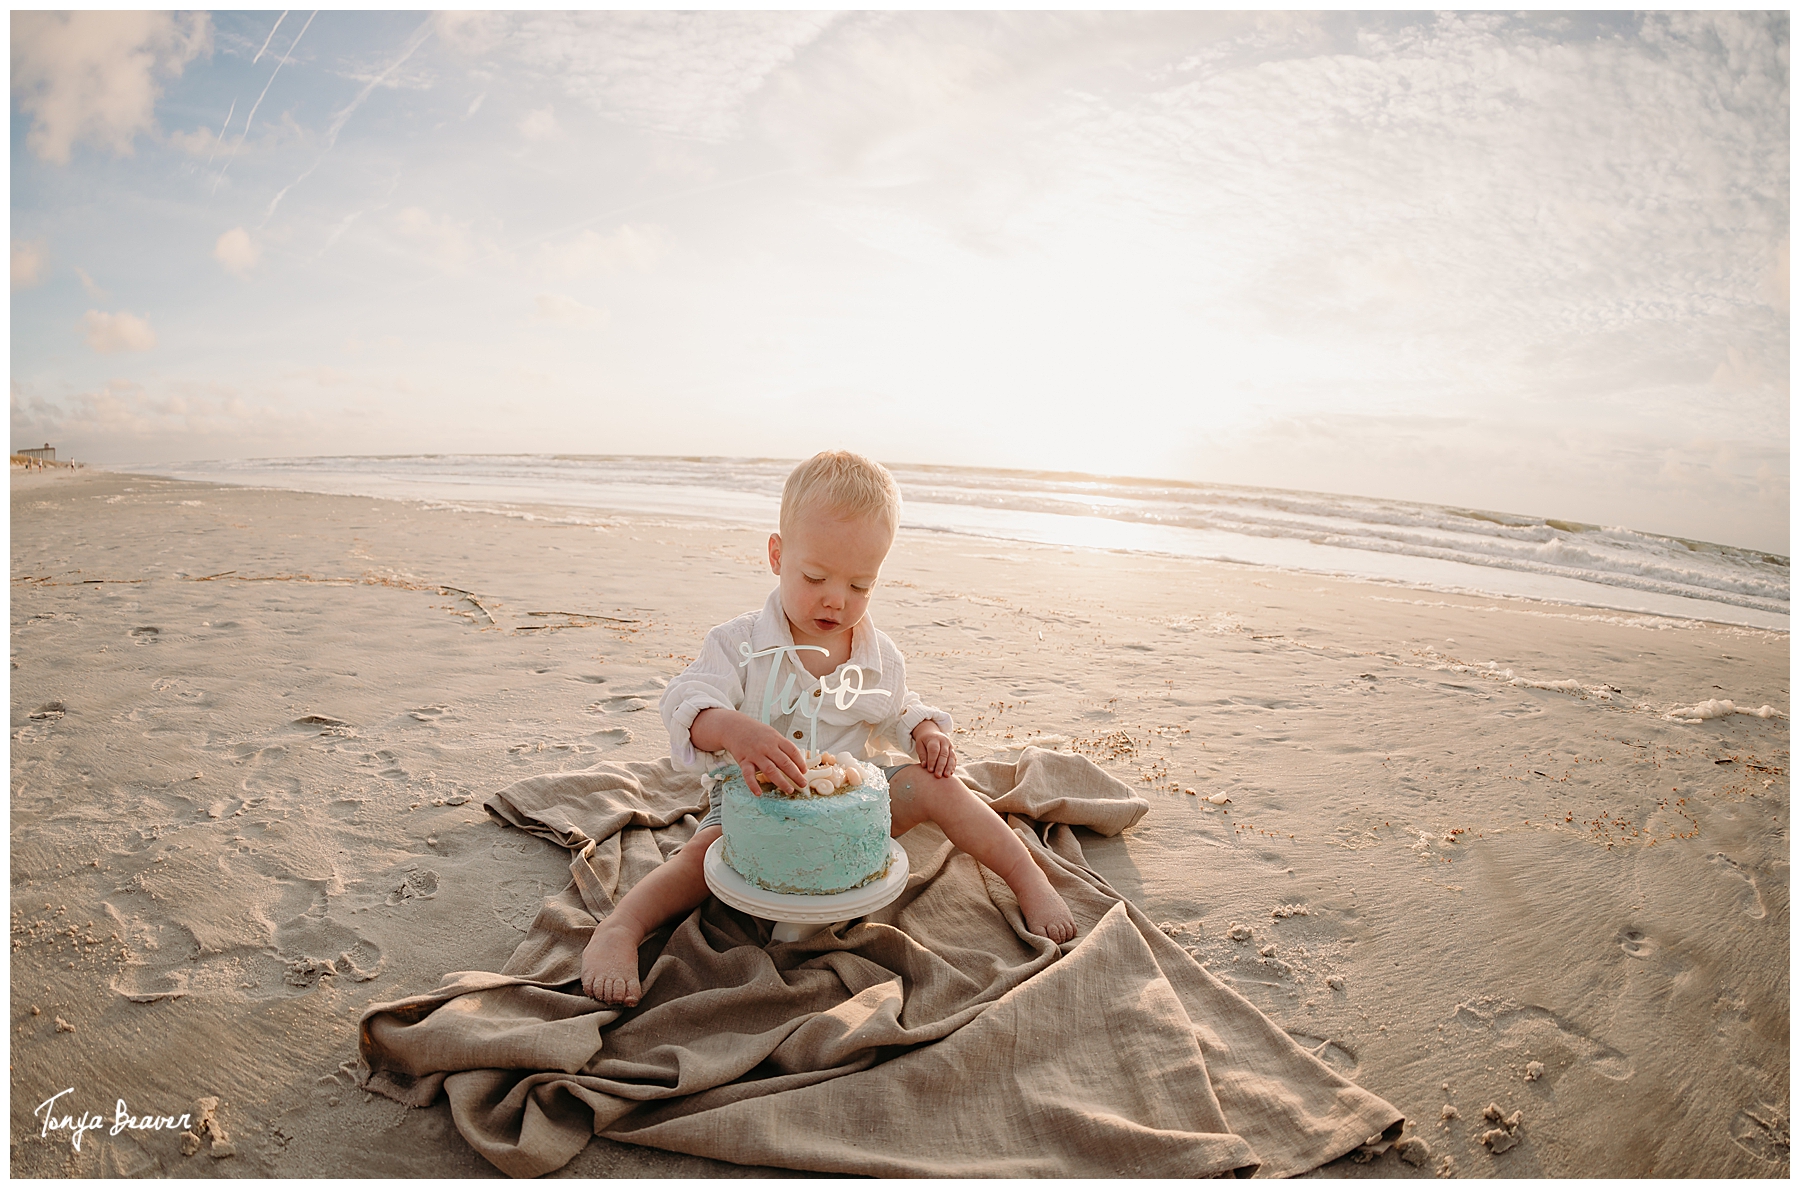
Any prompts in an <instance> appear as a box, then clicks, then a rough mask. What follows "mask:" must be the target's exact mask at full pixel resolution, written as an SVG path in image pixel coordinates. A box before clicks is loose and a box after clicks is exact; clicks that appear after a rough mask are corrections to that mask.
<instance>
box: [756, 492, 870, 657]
mask: <svg viewBox="0 0 1800 1189" xmlns="http://www.w3.org/2000/svg"><path fill="white" fill-rule="evenodd" d="M893 543H894V534H893V533H892V531H890V530H889V529H888V527H887V525H886V524H884V523H882V521H880V520H879V519H876V518H874V517H852V518H848V519H846V518H844V517H842V516H838V515H836V514H834V513H833V512H832V511H831V509H829V508H821V509H816V510H812V511H809V512H806V513H804V514H802V515H801V516H799V517H797V518H796V519H795V520H794V522H793V523H792V524H791V525H790V526H789V530H788V535H787V537H786V539H785V540H784V539H783V538H782V536H781V534H780V533H773V534H771V535H770V537H769V568H770V569H771V570H773V571H775V574H776V576H777V577H779V578H780V579H781V609H782V610H783V611H785V612H787V618H788V626H789V628H790V629H792V631H793V634H794V643H796V644H817V645H821V646H823V647H825V648H829V649H830V650H831V655H832V657H833V658H834V659H838V660H841V659H842V657H843V656H844V655H845V653H846V652H847V651H848V647H849V643H850V631H851V629H852V628H854V627H855V626H856V624H857V622H858V621H859V620H861V619H862V617H863V612H865V611H867V610H868V609H869V597H870V595H871V594H873V593H874V589H875V579H876V577H877V575H879V574H880V572H881V562H882V559H883V558H885V557H887V551H888V548H889V546H891V545H892V544H893Z"/></svg>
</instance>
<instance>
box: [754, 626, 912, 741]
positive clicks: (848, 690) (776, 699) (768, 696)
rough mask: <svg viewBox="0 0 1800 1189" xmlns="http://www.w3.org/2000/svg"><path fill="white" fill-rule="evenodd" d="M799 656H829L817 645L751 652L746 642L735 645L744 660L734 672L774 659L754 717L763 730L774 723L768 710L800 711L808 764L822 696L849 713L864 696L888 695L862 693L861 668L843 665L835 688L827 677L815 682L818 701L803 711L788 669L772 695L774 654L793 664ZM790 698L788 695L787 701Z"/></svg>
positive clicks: (870, 691) (777, 669)
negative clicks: (757, 661)
mask: <svg viewBox="0 0 1800 1189" xmlns="http://www.w3.org/2000/svg"><path fill="white" fill-rule="evenodd" d="M801 652H823V653H824V654H825V655H827V656H830V655H831V650H830V649H829V648H821V647H819V646H818V645H817V644H781V645H777V646H776V647H774V648H765V649H763V650H762V651H761V652H752V651H751V650H750V642H749V641H748V640H746V641H744V642H743V643H741V644H739V645H738V653H739V655H741V656H742V657H743V658H744V659H743V660H741V661H739V662H738V668H740V669H744V670H746V674H747V673H748V669H749V666H750V662H751V661H753V660H755V659H756V658H757V657H761V656H773V657H775V658H776V659H775V660H774V661H773V662H771V663H770V665H769V679H768V681H766V682H765V683H764V684H763V698H762V711H761V712H760V713H759V714H758V715H757V719H758V721H760V722H761V723H762V724H763V725H764V726H773V725H774V723H773V722H771V721H770V717H769V712H770V711H771V710H773V711H776V712H778V713H781V714H792V713H793V712H794V711H796V710H800V713H801V714H803V715H805V716H806V718H807V720H808V722H809V723H810V726H809V729H808V731H807V736H806V760H807V763H809V764H810V763H811V762H812V757H813V754H814V752H816V751H817V750H818V749H817V748H816V747H815V746H814V745H815V744H816V743H817V742H818V740H819V710H820V708H821V707H822V706H823V705H824V702H825V695H826V694H831V695H832V701H834V702H836V703H837V708H838V709H839V710H848V709H850V707H852V706H854V705H856V700H857V699H858V698H860V697H862V696H863V695H864V694H870V695H873V696H874V697H877V698H885V697H888V696H890V695H889V694H888V691H887V690H885V689H865V688H864V687H863V667H862V666H861V665H843V666H841V667H840V671H841V672H842V673H843V676H842V677H840V678H839V679H838V683H837V684H836V685H835V686H834V685H831V684H830V678H829V677H821V678H819V697H818V700H817V701H815V702H813V703H812V707H811V709H810V710H803V709H801V703H802V702H805V701H807V700H808V699H806V698H803V697H801V696H800V695H799V694H796V693H794V674H793V671H792V670H791V669H790V670H789V671H788V675H787V681H786V682H784V683H783V684H782V686H781V692H780V693H779V694H777V693H776V692H775V678H776V677H777V676H779V675H780V673H781V667H782V666H781V657H780V655H777V654H790V655H793V656H794V659H795V661H796V662H798V660H799V659H800V658H799V654H800V653H801ZM852 675H854V676H855V677H856V684H854V685H852V684H851V683H850V678H851V676H852ZM790 695H792V697H791V700H790Z"/></svg>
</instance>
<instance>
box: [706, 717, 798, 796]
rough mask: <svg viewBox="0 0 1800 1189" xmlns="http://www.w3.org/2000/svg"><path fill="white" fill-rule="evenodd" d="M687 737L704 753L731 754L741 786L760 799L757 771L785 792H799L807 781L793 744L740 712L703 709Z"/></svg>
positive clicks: (760, 792) (760, 791) (760, 787)
mask: <svg viewBox="0 0 1800 1189" xmlns="http://www.w3.org/2000/svg"><path fill="white" fill-rule="evenodd" d="M688 738H689V739H690V740H692V741H693V744H694V746H695V747H698V748H700V749H701V750H703V751H719V750H721V749H723V750H725V751H728V752H730V753H731V758H732V759H734V760H736V761H737V765H738V769H739V770H740V771H742V772H743V774H744V783H745V784H747V785H749V786H750V791H751V792H752V793H754V794H756V795H757V796H759V797H760V796H762V786H760V785H758V784H757V783H756V774H757V773H758V772H760V773H762V774H763V775H764V776H765V777H767V778H768V780H769V783H771V784H773V785H774V786H775V787H777V788H779V789H781V790H782V791H784V792H789V793H795V792H799V791H800V786H801V785H802V784H804V783H805V782H806V759H805V757H804V756H802V755H801V754H800V749H799V748H798V747H796V746H794V743H793V741H792V740H790V739H788V738H786V737H785V736H784V735H782V733H781V732H780V731H777V730H776V729H775V728H774V727H771V726H769V725H768V724H767V723H760V722H757V721H756V720H755V719H754V718H751V717H750V716H749V715H748V714H744V713H742V712H741V711H737V710H726V709H724V708H723V707H720V706H715V707H712V708H711V709H709V710H702V711H701V712H700V713H699V714H697V715H695V716H694V724H693V726H691V727H689V728H688Z"/></svg>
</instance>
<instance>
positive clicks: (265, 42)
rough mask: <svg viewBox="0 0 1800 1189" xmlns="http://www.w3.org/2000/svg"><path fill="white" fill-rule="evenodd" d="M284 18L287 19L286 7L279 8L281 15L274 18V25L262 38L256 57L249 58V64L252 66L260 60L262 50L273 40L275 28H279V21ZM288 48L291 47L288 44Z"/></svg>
mask: <svg viewBox="0 0 1800 1189" xmlns="http://www.w3.org/2000/svg"><path fill="white" fill-rule="evenodd" d="M285 20H287V9H285V8H284V9H282V10H281V15H280V16H278V17H276V18H275V25H274V28H271V29H270V30H269V35H268V36H267V37H265V38H263V47H262V49H260V50H257V51H256V57H254V58H252V59H250V65H252V66H254V65H256V64H257V63H258V62H260V61H262V56H263V50H266V49H268V48H269V43H270V42H271V41H273V40H275V30H276V29H279V28H281V22H283V21H285ZM289 48H290V49H291V48H292V47H291V46H290V47H289Z"/></svg>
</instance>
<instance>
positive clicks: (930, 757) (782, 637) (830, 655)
mask: <svg viewBox="0 0 1800 1189" xmlns="http://www.w3.org/2000/svg"><path fill="white" fill-rule="evenodd" d="M899 523H900V491H899V488H898V487H896V486H895V484H894V479H893V476H891V475H889V474H888V472H887V470H886V468H884V467H882V466H881V465H880V464H879V463H875V462H872V461H870V460H869V459H866V458H863V457H862V456H860V455H856V454H851V453H848V452H847V451H828V452H826V453H823V454H818V455H815V456H813V457H812V458H811V459H808V460H807V461H806V462H803V463H801V464H800V466H798V467H796V468H795V470H794V472H793V474H791V475H789V476H788V480H787V485H786V487H785V488H784V489H783V490H782V495H781V523H780V527H781V531H780V532H778V533H774V534H772V535H771V536H770V537H769V568H770V569H771V570H773V571H774V573H775V576H776V578H777V579H778V580H779V585H778V586H777V587H776V589H775V591H774V592H773V593H772V594H770V596H769V601H768V602H767V603H766V604H764V606H763V609H762V610H761V611H758V612H752V613H750V614H747V615H740V616H739V617H738V618H736V619H734V620H732V621H730V622H729V623H723V624H720V625H719V626H718V627H716V628H714V629H713V630H712V631H710V632H708V633H707V636H706V642H705V644H704V645H703V646H702V647H701V650H700V656H699V658H698V659H696V660H695V661H694V663H693V664H691V665H689V666H688V667H687V669H686V670H685V671H684V672H683V673H682V674H681V676H680V677H678V678H676V679H675V681H673V682H672V683H671V684H670V685H669V688H668V689H667V690H666V691H664V693H663V698H662V715H663V722H664V723H665V724H666V725H667V726H668V728H669V742H670V746H671V750H672V751H673V754H674V757H675V761H676V763H677V764H678V765H680V766H684V767H701V768H704V767H710V766H711V763H709V762H708V761H707V759H706V758H703V757H702V756H700V755H698V754H697V753H704V752H716V751H724V752H729V753H730V755H731V757H732V759H734V760H736V761H737V763H738V767H739V768H740V769H742V771H743V773H744V779H745V781H746V782H747V783H749V784H750V787H751V788H752V789H755V788H757V787H758V786H757V784H756V777H757V774H758V773H761V774H762V776H763V778H764V779H765V780H766V781H767V782H768V783H771V784H774V785H776V786H777V787H779V788H781V789H782V790H783V791H786V792H793V791H795V790H796V789H798V788H799V786H800V784H801V783H802V781H803V780H804V774H805V771H806V763H805V758H804V757H803V755H802V753H801V750H800V747H799V746H798V744H797V741H798V740H801V739H803V738H806V737H807V729H808V728H809V726H810V725H811V724H810V719H811V715H812V714H814V713H816V714H817V718H818V724H817V731H818V735H817V745H816V746H817V749H818V750H819V751H831V752H839V751H845V752H849V753H850V754H851V755H853V756H855V757H857V758H858V759H866V758H867V757H868V752H869V745H870V742H871V740H876V739H883V738H886V739H891V740H894V741H900V740H910V741H911V743H912V748H913V752H914V754H915V755H917V756H918V758H919V762H918V763H916V764H908V765H906V766H905V767H904V768H901V769H900V770H898V771H896V772H894V773H893V774H892V775H891V776H890V778H889V780H888V794H889V814H890V817H891V819H892V822H893V836H894V837H896V838H898V837H899V836H900V835H902V834H904V833H906V831H908V830H910V829H912V828H913V827H914V826H916V825H918V824H919V823H920V822H924V821H931V822H936V823H937V824H938V826H939V828H941V829H942V830H943V831H944V834H945V836H946V837H947V838H949V839H950V841H951V842H952V843H954V844H956V846H958V847H959V848H961V849H962V850H963V851H964V852H966V853H967V854H970V855H972V856H974V858H975V860H976V861H977V862H979V863H980V864H981V865H982V866H984V867H986V868H987V869H988V870H990V871H992V872H994V873H995V874H996V875H998V876H1000V878H1002V879H1004V880H1005V881H1006V883H1007V886H1008V887H1010V888H1011V889H1012V890H1013V894H1014V895H1015V896H1017V897H1018V898H1019V907H1020V909H1021V910H1022V911H1023V913H1024V916H1025V924H1026V927H1027V928H1028V929H1030V930H1031V931H1032V932H1033V933H1036V934H1038V935H1040V936H1043V937H1047V938H1049V939H1050V940H1052V941H1056V942H1063V941H1068V940H1069V939H1070V938H1072V937H1074V936H1075V920H1074V918H1073V917H1072V916H1071V915H1070V914H1069V906H1068V905H1067V904H1065V903H1064V902H1063V898H1062V897H1061V896H1059V895H1058V894H1057V892H1056V889H1055V888H1053V887H1051V886H1050V881H1049V880H1048V879H1047V878H1046V877H1045V876H1044V873H1043V872H1042V871H1040V870H1039V869H1038V866H1037V864H1036V863H1035V862H1033V860H1032V858H1031V853H1030V852H1029V851H1028V850H1026V848H1025V844H1024V843H1023V842H1021V841H1019V838H1018V836H1017V835H1016V834H1014V833H1013V832H1012V831H1011V830H1010V829H1009V828H1007V825H1006V822H1005V821H1004V820H1003V819H1002V818H1001V817H1000V815H999V814H997V813H995V812H994V811H993V810H992V809H990V808H989V807H988V805H987V803H986V802H985V801H983V800H982V799H981V798H979V797H977V796H976V795H975V794H974V793H972V792H970V791H969V789H968V788H967V787H966V786H965V785H964V784H963V783H962V782H961V781H960V780H958V779H957V778H956V777H955V775H954V773H955V771H956V751H955V748H954V747H952V746H951V743H950V735H949V728H950V716H949V715H947V714H945V713H943V712H942V711H940V710H934V709H932V708H931V707H929V706H927V705H925V703H924V702H923V701H922V700H921V699H920V698H919V696H918V695H917V694H915V693H913V692H912V691H910V690H908V689H907V688H906V676H905V665H904V662H903V661H902V658H901V656H900V651H899V649H897V648H895V647H894V644H893V641H891V640H889V639H888V638H887V636H886V635H885V634H884V633H882V632H881V631H879V630H877V629H876V627H875V625H874V624H872V623H870V622H869V620H868V618H867V611H868V607H869V600H870V597H871V596H872V594H873V593H874V588H875V580H876V577H877V576H878V574H879V573H880V570H881V563H882V561H883V559H885V558H886V557H887V553H888V549H889V548H890V547H891V546H892V545H893V543H894V532H895V530H896V529H897V528H898V527H899ZM745 642H748V643H749V644H750V651H752V652H758V651H761V650H763V649H765V648H773V647H777V646H784V645H786V646H791V645H796V644H806V645H815V646H817V647H819V648H822V649H824V650H825V651H824V652H814V651H811V650H810V649H809V650H806V651H800V652H778V653H775V654H773V655H772V656H769V657H763V658H760V659H757V660H753V661H752V662H751V664H750V665H749V667H748V669H745V668H740V667H739V661H740V660H741V659H742V653H741V650H740V648H739V645H740V644H742V643H745ZM772 664H773V665H782V666H786V667H788V669H789V671H790V672H792V671H793V667H794V666H796V665H798V666H800V667H801V668H802V669H803V670H804V672H798V673H796V677H797V685H796V688H797V689H799V690H800V692H801V696H802V698H803V699H810V700H816V701H817V702H819V703H820V705H819V706H818V708H817V710H816V712H815V711H814V710H813V709H812V707H811V706H809V705H807V703H806V702H805V701H803V702H802V703H801V704H800V706H797V707H796V708H795V710H794V711H793V713H791V714H789V715H787V716H785V717H775V718H773V720H772V722H771V723H769V724H764V723H762V722H760V721H759V720H758V719H756V718H754V717H752V716H751V715H749V714H746V713H744V712H743V710H742V709H741V708H742V707H743V705H744V704H745V701H746V697H747V695H746V693H745V691H746V690H747V689H748V690H752V691H760V690H762V689H764V688H765V680H766V678H767V676H768V666H769V665H772ZM846 664H857V665H860V666H861V667H862V669H863V677H864V684H865V688H866V689H867V691H868V692H867V693H865V694H864V695H863V696H862V697H860V698H857V699H856V700H855V701H854V702H853V703H852V704H851V706H850V707H849V708H848V709H846V710H839V709H838V708H837V706H836V704H835V703H836V700H835V699H834V698H829V697H824V696H822V695H821V694H820V692H819V679H820V678H827V679H830V680H829V684H830V685H832V686H833V687H836V686H838V685H840V684H841V683H842V682H843V681H844V676H843V675H842V674H839V673H838V670H839V669H840V668H842V667H843V666H844V665H846ZM780 677H781V674H777V675H776V678H777V679H778V680H779V679H780ZM877 691H882V692H884V693H885V694H886V696H877ZM750 696H752V697H753V696H754V695H750ZM801 707H805V713H804V714H803V713H802V709H801ZM720 833H721V825H720V821H719V810H718V806H717V804H716V803H715V805H714V806H713V808H712V810H711V811H710V812H708V814H707V815H706V817H705V819H703V820H702V821H701V823H700V829H699V830H698V831H696V832H695V834H694V837H693V839H692V840H691V841H690V842H689V843H688V844H687V845H686V846H685V847H683V848H682V849H681V850H680V851H679V852H677V853H676V854H675V855H673V856H672V857H671V858H670V859H669V860H668V862H666V863H664V864H663V865H662V866H661V867H659V868H657V869H656V870H655V871H653V872H651V873H650V874H649V875H647V876H645V877H644V878H643V879H641V880H639V881H638V882H637V884H636V885H634V886H633V887H632V889H631V890H630V891H629V892H627V893H626V894H625V896H624V898H623V899H621V900H620V901H619V903H618V906H617V907H615V908H614V909H613V911H612V913H611V915H609V916H608V917H607V918H606V919H605V920H604V921H601V922H600V923H599V924H598V925H596V926H595V927H594V935H593V937H592V938H591V939H590V940H589V941H588V945H587V949H586V950H585V951H583V953H582V955H581V987H582V990H584V991H586V992H587V993H588V994H589V995H592V996H593V997H594V998H595V999H598V1000H600V1001H601V1002H603V1003H622V1004H624V1005H625V1006H627V1007H631V1006H634V1005H635V1004H636V1003H637V1001H638V999H639V997H640V996H641V995H642V993H643V989H642V987H641V986H640V985H639V983H638V977H637V972H638V955H637V951H638V946H639V945H640V944H642V943H643V940H644V937H645V936H646V935H647V934H648V933H649V932H650V931H651V930H652V929H655V928H656V927H657V926H659V925H661V924H662V923H663V922H665V921H667V920H669V919H670V918H672V917H675V916H677V915H680V914H685V913H688V912H691V911H692V910H693V909H694V908H695V907H696V906H697V905H699V904H700V902H701V901H703V900H704V899H706V896H707V888H706V875H705V873H704V871H703V870H702V867H701V863H702V861H703V860H704V858H705V856H706V849H707V847H709V846H711V845H712V842H713V840H714V839H715V838H717V837H718V836H719V834H720Z"/></svg>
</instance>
